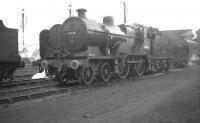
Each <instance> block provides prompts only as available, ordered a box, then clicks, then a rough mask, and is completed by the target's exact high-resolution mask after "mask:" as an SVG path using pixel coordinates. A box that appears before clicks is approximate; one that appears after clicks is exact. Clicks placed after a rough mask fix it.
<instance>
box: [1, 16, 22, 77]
mask: <svg viewBox="0 0 200 123" xmlns="http://www.w3.org/2000/svg"><path fill="white" fill-rule="evenodd" d="M22 66H24V64H23V62H21V57H20V55H19V54H18V30H17V29H11V28H6V27H5V26H4V24H3V22H2V20H0V81H2V79H10V80H12V79H13V74H14V72H15V70H16V69H17V68H18V67H22Z"/></svg>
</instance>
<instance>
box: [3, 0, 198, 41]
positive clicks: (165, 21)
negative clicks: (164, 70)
mask: <svg viewBox="0 0 200 123" xmlns="http://www.w3.org/2000/svg"><path fill="white" fill-rule="evenodd" d="M125 1H126V2H127V23H128V24H131V23H140V24H144V25H147V26H153V27H157V28H159V29H160V30H167V29H188V28H199V27H200V17H199V12H200V2H198V1H199V0H125ZM122 2H123V0H1V4H0V19H2V20H3V22H4V24H5V25H6V26H7V27H10V28H18V29H20V22H21V19H20V11H21V9H22V8H24V9H25V14H26V18H27V19H26V20H27V22H26V27H25V41H26V43H27V44H30V43H32V44H38V41H39V33H40V31H41V30H42V29H50V28H51V27H52V26H53V25H55V24H59V23H60V24H61V23H63V22H64V20H65V19H67V17H68V16H69V13H68V5H69V4H70V3H71V4H72V9H73V15H74V16H76V15H77V13H76V10H77V9H78V8H86V9H87V13H86V14H87V18H89V19H92V20H95V21H98V22H102V18H103V17H104V16H108V15H109V16H113V17H114V19H115V24H116V25H118V24H121V23H123V5H122Z"/></svg>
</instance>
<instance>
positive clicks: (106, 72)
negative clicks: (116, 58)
mask: <svg viewBox="0 0 200 123" xmlns="http://www.w3.org/2000/svg"><path fill="white" fill-rule="evenodd" d="M99 69H100V71H99V74H100V77H101V79H102V80H103V81H104V82H107V81H109V80H110V77H111V68H110V65H109V64H108V63H103V64H102V65H101V66H100V68H99Z"/></svg>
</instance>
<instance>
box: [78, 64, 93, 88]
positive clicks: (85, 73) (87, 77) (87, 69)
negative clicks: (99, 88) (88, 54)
mask: <svg viewBox="0 0 200 123" xmlns="http://www.w3.org/2000/svg"><path fill="white" fill-rule="evenodd" d="M81 78H82V81H83V83H85V84H86V85H90V84H92V82H93V80H94V69H93V67H92V66H84V67H83V70H82V75H81Z"/></svg>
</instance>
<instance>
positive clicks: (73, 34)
mask: <svg viewBox="0 0 200 123" xmlns="http://www.w3.org/2000/svg"><path fill="white" fill-rule="evenodd" d="M77 11H78V17H70V18H68V19H67V20H65V21H64V23H63V24H56V25H54V26H53V27H52V28H51V29H50V30H43V31H41V33H40V56H41V64H40V65H41V69H45V71H46V74H47V75H53V76H55V79H56V80H57V81H58V82H60V83H68V82H70V81H71V80H78V81H79V82H83V83H85V84H87V85H89V84H91V83H92V82H93V80H94V79H96V78H100V79H102V80H103V81H105V82H107V81H109V80H110V78H111V77H112V75H113V74H117V75H118V77H119V78H121V79H125V78H126V77H127V76H128V75H135V76H142V75H143V74H145V72H149V71H150V72H152V71H153V72H159V71H167V70H168V69H170V68H172V67H173V64H174V57H175V56H174V52H173V51H174V49H173V48H174V46H173V45H174V43H170V40H165V38H166V39H167V38H168V37H167V36H166V37H164V40H165V41H161V39H162V40H163V36H162V34H161V33H160V32H159V31H158V29H156V28H152V27H146V26H144V25H140V24H133V25H125V24H121V25H119V26H114V19H113V18H112V17H111V16H107V17H104V18H103V23H98V22H96V21H93V20H90V19H87V18H86V15H85V12H86V10H85V9H78V10H77ZM176 45H177V44H176Z"/></svg>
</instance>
